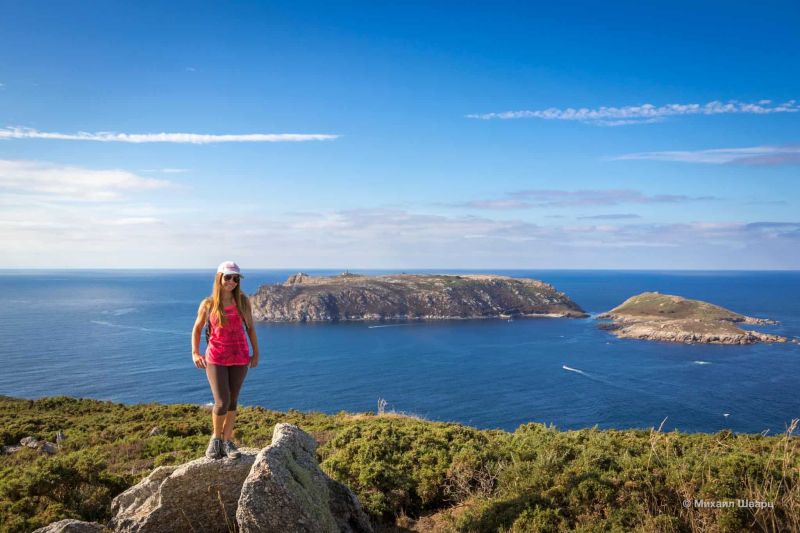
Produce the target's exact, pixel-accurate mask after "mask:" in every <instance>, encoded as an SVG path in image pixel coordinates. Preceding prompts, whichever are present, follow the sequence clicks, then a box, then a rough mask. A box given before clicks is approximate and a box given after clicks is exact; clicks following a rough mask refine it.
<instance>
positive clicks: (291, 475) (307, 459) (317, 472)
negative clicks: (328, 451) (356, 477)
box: [236, 424, 372, 533]
mask: <svg viewBox="0 0 800 533" xmlns="http://www.w3.org/2000/svg"><path fill="white" fill-rule="evenodd" d="M316 446H317V443H316V442H315V441H314V439H313V437H311V435H309V434H307V433H305V432H303V431H302V430H300V429H299V428H298V427H296V426H293V425H291V424H278V425H276V426H275V430H274V432H273V435H272V444H271V445H270V446H268V447H266V448H264V449H263V450H261V452H260V453H259V454H258V457H257V458H256V460H255V463H254V464H253V467H252V469H251V470H250V474H249V475H248V476H247V479H246V480H245V482H244V485H243V486H242V491H241V496H240V497H239V508H238V509H237V511H236V520H237V522H238V524H239V530H240V531H241V532H242V533H256V532H258V533H295V532H297V533H327V532H331V533H340V532H341V533H350V532H354V533H355V532H371V531H372V527H371V526H370V523H369V519H368V518H367V516H366V514H365V513H364V511H363V510H362V509H361V505H360V504H359V502H358V499H357V498H356V496H355V495H354V494H353V493H352V492H351V491H350V489H348V488H347V487H345V486H344V485H342V484H341V483H339V482H337V481H334V480H333V479H331V478H329V477H328V476H327V475H326V474H325V473H324V472H323V471H322V470H321V469H320V468H319V464H318V463H317V458H316V454H315V450H316Z"/></svg>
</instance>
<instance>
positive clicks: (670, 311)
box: [597, 292, 787, 344]
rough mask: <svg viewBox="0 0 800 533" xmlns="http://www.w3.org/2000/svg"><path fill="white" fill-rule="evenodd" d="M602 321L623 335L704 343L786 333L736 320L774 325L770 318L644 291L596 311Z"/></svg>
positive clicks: (772, 337) (763, 338) (767, 339)
mask: <svg viewBox="0 0 800 533" xmlns="http://www.w3.org/2000/svg"><path fill="white" fill-rule="evenodd" d="M597 318H600V319H610V320H612V322H611V323H608V324H603V325H601V327H602V328H604V329H608V330H610V331H611V332H612V333H613V334H614V335H616V336H617V337H619V338H624V339H641V340H652V341H664V342H681V343H705V344H753V343H756V342H786V340H787V339H786V337H781V336H780V335H770V334H768V333H761V332H760V331H749V330H744V329H741V328H740V327H738V326H737V325H736V324H751V325H773V324H776V322H775V321H773V320H767V319H763V318H753V317H749V316H745V315H740V314H739V313H734V312H733V311H729V310H728V309H725V308H723V307H720V306H718V305H714V304H710V303H708V302H703V301H700V300H690V299H688V298H683V297H680V296H673V295H669V294H659V293H657V292H644V293H641V294H637V295H636V296H633V297H631V298H628V299H627V300H625V301H624V302H623V303H622V304H621V305H619V306H617V307H615V308H614V309H612V310H610V311H607V312H606V313H603V314H602V315H599V316H598V317H597Z"/></svg>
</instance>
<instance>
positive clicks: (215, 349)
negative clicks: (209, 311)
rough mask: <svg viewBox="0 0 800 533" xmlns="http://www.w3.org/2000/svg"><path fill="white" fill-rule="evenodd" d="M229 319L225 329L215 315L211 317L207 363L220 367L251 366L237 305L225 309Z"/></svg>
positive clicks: (248, 349)
mask: <svg viewBox="0 0 800 533" xmlns="http://www.w3.org/2000/svg"><path fill="white" fill-rule="evenodd" d="M224 311H225V318H226V319H227V321H226V324H225V326H224V327H222V326H220V324H219V323H218V322H217V320H216V318H215V317H214V315H211V319H210V321H211V334H210V335H209V336H208V347H207V348H206V362H208V363H211V364H212V365H219V366H238V365H247V364H250V347H249V346H248V345H247V338H246V337H245V332H244V322H242V319H241V317H240V316H239V312H238V310H237V309H236V304H233V305H230V306H228V307H226V308H225V309H224Z"/></svg>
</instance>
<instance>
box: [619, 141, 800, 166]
mask: <svg viewBox="0 0 800 533" xmlns="http://www.w3.org/2000/svg"><path fill="white" fill-rule="evenodd" d="M610 159H612V160H617V161H623V160H628V161H630V160H649V161H675V162H679V163H703V164H710V165H724V164H729V163H732V164H739V165H787V164H798V163H800V145H798V144H794V145H783V146H769V145H766V146H750V147H745V148H717V149H713V150H686V151H669V152H638V153H633V154H624V155H620V156H617V157H612V158H610Z"/></svg>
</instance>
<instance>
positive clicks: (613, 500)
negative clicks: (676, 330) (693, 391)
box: [0, 397, 800, 533]
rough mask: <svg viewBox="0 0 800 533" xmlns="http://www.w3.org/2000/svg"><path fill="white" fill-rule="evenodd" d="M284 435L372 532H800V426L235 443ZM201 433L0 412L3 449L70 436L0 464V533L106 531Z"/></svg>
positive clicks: (418, 432) (39, 404)
mask: <svg viewBox="0 0 800 533" xmlns="http://www.w3.org/2000/svg"><path fill="white" fill-rule="evenodd" d="M277 422H289V423H292V424H296V425H298V426H299V427H301V428H302V429H304V430H305V431H307V432H309V433H311V434H312V435H314V437H315V438H316V439H317V441H318V442H319V444H320V445H319V448H318V454H319V458H320V460H321V465H322V468H323V469H324V470H325V471H326V472H327V473H328V474H329V475H330V476H331V477H333V478H334V479H336V480H338V481H340V482H342V483H344V484H345V485H347V486H348V487H350V488H351V489H352V490H353V491H354V492H355V493H356V494H357V495H358V497H359V499H360V501H361V503H362V504H363V506H364V508H365V510H366V511H367V512H368V513H369V514H370V516H371V519H372V521H373V523H374V524H376V526H378V528H377V530H379V531H409V530H411V531H441V532H444V531H515V532H516V531H553V532H555V531H568V530H569V531H586V532H589V531H664V532H681V531H720V532H722V531H800V453H799V452H800V450H799V449H798V440H797V439H796V438H794V437H792V436H791V434H792V431H793V430H794V425H793V426H792V427H791V428H789V430H788V431H787V433H786V434H785V435H777V436H763V435H758V434H755V435H750V434H733V433H731V432H730V431H722V432H719V433H715V434H704V433H698V434H684V433H679V432H671V433H665V432H661V431H659V430H656V429H651V430H625V431H618V430H599V429H597V428H594V429H584V430H579V431H559V430H557V429H556V428H554V427H552V426H549V427H548V426H545V425H542V424H536V423H531V424H525V425H522V426H520V427H519V428H518V429H517V430H516V431H514V432H513V433H509V432H505V431H500V430H478V429H474V428H470V427H466V426H463V425H459V424H452V423H439V422H430V421H425V420H420V419H416V418H413V417H406V416H400V415H396V414H383V415H380V416H379V415H374V414H348V413H340V414H337V415H324V414H319V413H300V412H297V411H289V412H287V413H279V412H274V411H269V410H266V409H264V408H261V407H245V408H242V409H241V410H240V411H239V423H238V428H237V431H238V440H239V441H240V442H241V444H242V445H244V446H250V447H258V448H261V447H264V446H266V445H268V444H269V443H270V440H271V436H272V430H273V426H274V425H275V424H276V423H277ZM795 424H796V422H795ZM207 426H208V412H207V411H206V410H205V409H204V408H203V407H201V406H196V405H159V404H140V405H121V404H115V403H111V402H102V401H96V400H79V399H73V398H67V397H53V398H43V399H40V400H20V399H13V398H7V397H0V439H2V444H3V445H4V446H12V445H16V444H17V443H19V441H20V440H21V439H23V438H25V437H28V436H32V437H35V438H37V439H46V440H51V441H54V439H55V435H56V433H57V432H58V431H63V438H62V439H60V440H61V443H60V448H61V449H60V450H59V451H58V452H57V453H54V454H52V455H50V454H43V453H41V452H38V451H37V450H34V449H30V448H26V447H23V448H22V449H19V450H17V451H13V452H11V453H4V454H3V455H0V531H4V532H6V531H7V532H15V533H16V532H23V531H31V530H32V529H34V528H36V527H40V526H43V525H46V524H49V523H51V522H54V521H56V520H60V519H63V518H77V519H83V520H88V521H98V522H101V523H104V522H105V521H107V520H108V518H109V517H110V503H111V499H112V498H113V497H114V496H116V495H117V494H119V493H120V492H122V491H123V490H124V489H126V488H127V487H130V486H132V485H134V484H136V483H137V482H138V481H140V480H141V479H142V478H143V477H145V476H146V475H148V474H149V473H150V472H151V471H152V469H153V468H155V467H157V466H160V465H171V464H180V463H184V462H187V461H189V460H192V459H195V458H197V457H200V456H201V455H202V454H203V450H204V449H205V446H206V444H207V439H208V431H209V428H208V427H207ZM684 502H688V505H686V504H685V503H684ZM719 502H721V503H723V504H725V503H726V502H730V503H731V505H730V506H728V505H725V506H716V505H715V503H719Z"/></svg>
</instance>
